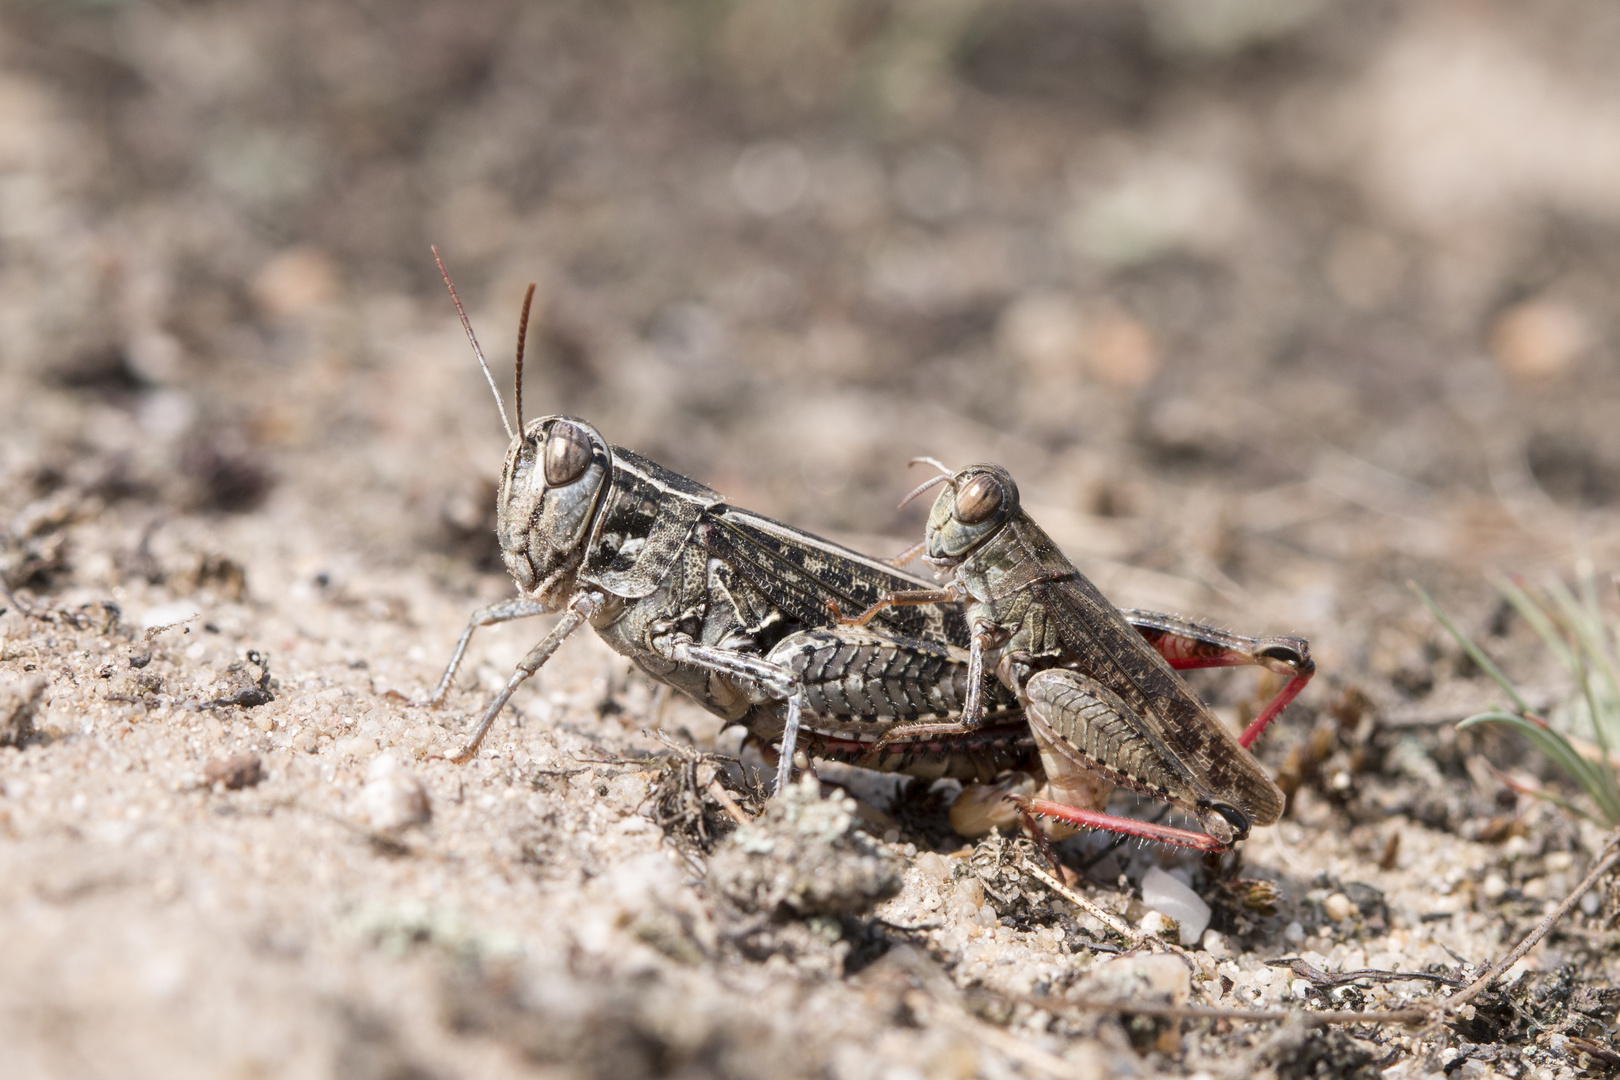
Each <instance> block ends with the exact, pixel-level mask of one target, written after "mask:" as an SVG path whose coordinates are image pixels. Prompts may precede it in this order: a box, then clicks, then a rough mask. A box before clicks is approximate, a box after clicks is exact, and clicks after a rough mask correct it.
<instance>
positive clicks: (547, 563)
mask: <svg viewBox="0 0 1620 1080" xmlns="http://www.w3.org/2000/svg"><path fill="white" fill-rule="evenodd" d="M612 466H613V455H612V452H611V451H610V450H609V449H608V444H607V441H606V440H605V439H603V438H602V436H601V434H600V433H599V432H598V431H597V430H596V429H595V428H593V427H591V425H589V424H587V423H585V421H583V420H576V419H574V418H573V417H569V416H544V417H541V418H540V419H538V420H531V421H530V422H529V423H528V424H526V425H524V427H523V430H522V431H520V432H518V434H517V436H516V437H514V438H513V439H512V445H511V446H510V447H509V448H508V449H507V451H506V465H505V467H504V468H503V470H502V471H501V490H500V495H499V498H498V500H497V506H496V525H495V531H496V535H497V536H499V538H500V541H501V558H502V559H503V560H504V561H505V563H506V568H507V569H508V570H509V571H511V573H512V577H513V578H515V579H516V580H517V583H518V586H519V588H521V589H522V590H523V592H524V593H525V594H527V595H528V596H530V597H532V598H533V599H535V600H538V601H539V602H540V603H542V604H546V605H547V606H550V607H557V606H561V605H562V603H563V602H564V601H566V600H567V598H568V596H569V594H570V593H571V592H572V591H573V587H574V576H575V574H576V573H578V571H579V566H580V562H581V560H582V559H583V558H584V556H585V545H586V540H587V538H588V537H589V536H590V531H591V521H592V519H594V518H595V516H596V508H597V506H598V504H599V503H600V495H601V492H602V487H603V485H604V483H605V481H606V480H607V477H608V474H609V472H610V471H611V469H612Z"/></svg>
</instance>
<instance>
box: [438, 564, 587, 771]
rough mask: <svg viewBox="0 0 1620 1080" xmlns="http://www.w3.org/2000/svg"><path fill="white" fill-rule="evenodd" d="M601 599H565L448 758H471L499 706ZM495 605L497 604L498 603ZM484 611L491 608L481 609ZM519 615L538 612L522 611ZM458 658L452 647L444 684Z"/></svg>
mask: <svg viewBox="0 0 1620 1080" xmlns="http://www.w3.org/2000/svg"><path fill="white" fill-rule="evenodd" d="M602 602H603V600H602V596H601V595H600V594H598V593H577V594H575V596H574V598H573V599H572V600H570V601H569V602H568V606H567V607H566V608H564V609H563V615H562V618H561V619H558V620H557V625H556V626H553V627H552V628H551V633H549V634H547V635H546V636H545V637H543V638H541V639H540V643H539V644H538V645H536V646H535V647H534V648H532V649H530V650H529V652H528V655H526V656H524V658H523V659H522V660H520V661H518V666H517V670H516V671H514V672H513V673H512V677H511V679H509V680H508V681H507V683H506V686H505V687H504V688H503V689H502V690H501V692H500V693H499V694H496V695H495V700H493V701H491V702H490V703H489V707H488V708H486V709H485V710H484V715H483V718H482V719H481V720H479V721H478V727H477V728H476V729H475V730H474V731H473V734H472V738H471V739H468V740H467V744H466V745H465V746H463V747H462V748H461V749H460V750H458V751H457V752H456V753H455V754H453V755H452V756H451V758H450V760H451V761H454V762H455V763H456V764H458V765H460V764H464V763H465V762H468V761H471V760H472V757H473V755H474V754H476V753H478V747H479V745H480V744H481V743H483V741H484V736H485V735H488V734H489V729H490V726H491V725H493V724H494V723H495V717H496V716H497V715H499V713H500V711H501V709H503V708H505V706H506V703H507V702H508V701H509V700H511V698H512V695H513V694H514V693H516V692H517V688H518V687H520V686H522V685H523V684H524V683H525V682H527V681H528V680H529V677H530V676H532V675H533V674H534V673H535V672H536V671H539V670H540V667H541V665H543V664H544V663H545V662H546V661H547V660H550V659H551V654H552V653H554V652H556V651H557V646H559V645H561V644H562V643H563V639H564V638H566V637H567V636H568V635H569V634H572V633H573V632H574V631H575V630H578V629H579V628H580V627H581V626H583V625H585V623H586V622H587V621H588V620H589V619H590V617H591V616H592V615H594V614H596V611H597V609H598V608H600V607H601V606H602ZM514 603H515V602H514ZM495 606H496V607H498V606H499V605H495ZM484 610H485V611H488V610H491V609H489V608H485V609H484ZM523 614H538V613H537V612H525V613H523ZM522 617H523V615H522V614H520V615H512V616H509V618H513V619H518V618H522ZM476 618H477V616H474V619H475V620H476ZM492 621H494V622H503V621H505V620H503V619H495V620H492ZM477 625H483V624H479V623H477V622H474V623H472V624H470V625H469V626H468V627H467V632H466V633H465V634H463V635H462V638H461V644H462V646H465V645H466V643H467V638H468V637H469V636H470V635H471V634H472V631H473V627H474V626H477ZM460 657H461V649H460V648H458V649H457V650H456V659H455V660H452V661H451V665H450V670H449V671H447V672H445V675H444V677H445V681H446V683H448V681H449V679H450V677H451V676H452V675H453V674H454V673H455V665H456V662H457V661H459V660H460Z"/></svg>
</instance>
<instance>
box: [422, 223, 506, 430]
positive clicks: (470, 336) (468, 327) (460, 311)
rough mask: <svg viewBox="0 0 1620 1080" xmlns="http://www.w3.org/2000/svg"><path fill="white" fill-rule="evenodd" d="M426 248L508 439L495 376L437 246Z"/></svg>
mask: <svg viewBox="0 0 1620 1080" xmlns="http://www.w3.org/2000/svg"><path fill="white" fill-rule="evenodd" d="M428 246H429V247H430V248H431V249H432V251H433V261H434V262H436V263H438V264H439V276H440V277H442V278H444V287H445V288H447V289H449V290H450V299H451V300H454V301H455V304H456V314H457V315H460V316H461V328H462V329H463V330H465V331H467V340H468V341H470V342H472V347H473V355H475V356H477V357H478V366H479V367H481V368H483V369H484V378H485V380H487V381H488V383H489V392H490V393H492V394H494V395H495V407H496V408H498V409H500V410H501V426H502V427H504V428H505V429H506V437H507V438H508V439H510V438H512V437H513V436H512V425H511V424H510V423H508V422H507V420H506V402H505V401H504V400H503V399H502V398H501V392H500V390H499V389H497V388H496V386H495V376H493V375H491V374H490V373H489V364H488V363H487V362H486V361H485V360H484V350H483V349H481V348H479V346H478V335H477V334H474V333H473V328H472V323H470V322H468V321H467V310H466V309H465V308H463V307H462V306H461V297H459V296H457V295H456V287H455V285H453V284H452V283H451V281H450V271H448V270H446V269H445V268H444V260H443V259H441V258H439V248H438V245H437V244H429V245H428ZM524 312H525V315H527V312H528V307H527V305H525V307H524ZM519 340H520V341H521V340H522V339H521V338H520V339H519ZM520 348H521V346H520ZM519 370H521V369H519Z"/></svg>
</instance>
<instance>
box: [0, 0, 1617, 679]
mask: <svg viewBox="0 0 1620 1080" xmlns="http://www.w3.org/2000/svg"><path fill="white" fill-rule="evenodd" d="M1617 52H1620V9H1615V8H1612V7H1611V6H1609V5H1597V4H1590V3H1578V2H1559V0H1550V2H1546V3H1541V4H1536V5H1533V6H1529V7H1527V6H1525V5H1521V4H1515V3H1510V2H1499V3H1492V2H1433V3H1393V2H1366V3H1357V4H1329V3H1323V2H1318V0H1144V2H1141V3H1126V2H1123V0H1010V2H1001V3H988V2H984V0H827V2H824V3H818V4H814V5H805V4H801V3H797V2H793V0H656V2H655V0H623V2H615V3H599V2H592V3H571V2H555V3H545V4H525V3H517V2H510V0H462V2H457V3H428V2H403V3H391V4H386V5H385V4H377V3H370V2H366V0H352V2H344V0H319V2H313V0H277V2H274V3H271V2H253V3H242V2H237V3H208V2H201V3H192V2H187V3H179V2H171V3H138V2H119V0H111V2H83V3H46V2H37V3H27V2H16V0H13V2H9V3H7V4H5V5H4V7H3V8H0V64H3V74H0V283H3V287H0V366H3V380H4V382H3V387H4V398H3V400H4V410H5V417H6V421H5V422H6V425H7V432H6V435H5V436H4V438H3V439H0V454H3V455H4V459H3V467H4V469H5V473H6V475H7V476H8V477H11V478H12V479H13V480H14V481H15V482H14V483H12V484H10V485H8V486H9V487H10V488H11V492H10V494H9V495H8V497H7V502H8V504H9V505H11V507H12V509H13V511H15V510H16V509H17V508H18V507H21V506H23V505H29V504H31V503H32V501H33V500H36V499H38V498H40V497H41V496H42V495H48V494H49V493H50V491H52V490H53V489H54V488H56V487H58V486H61V485H63V484H69V483H71V484H76V485H77V486H78V490H80V491H83V490H87V489H93V490H94V491H96V492H97V493H98V497H100V498H101V499H102V504H103V505H110V506H116V505H120V504H123V505H125V506H126V507H127V506H129V505H131V503H133V505H135V506H137V507H139V508H140V510H141V511H142V512H152V508H156V513H157V514H158V515H159V516H163V517H165V519H167V518H169V517H172V516H174V515H182V516H183V515H194V516H199V517H200V518H201V519H202V520H216V519H219V518H222V517H224V518H229V517H231V516H236V515H260V516H263V517H264V518H265V519H266V520H270V521H274V520H275V515H277V514H278V513H284V512H289V508H294V507H302V508H305V509H307V510H314V511H318V512H317V513H316V514H315V516H316V517H317V518H318V519H319V520H320V521H321V522H322V526H321V527H322V528H323V529H329V530H330V532H329V533H328V534H327V535H328V538H329V540H330V544H331V546H332V549H333V550H338V551H346V552H348V553H350V555H351V556H352V558H354V559H355V560H357V561H364V562H366V563H367V564H368V565H370V566H372V567H374V568H376V567H386V566H388V565H394V564H399V563H402V562H412V561H420V560H423V559H428V560H433V559H442V560H446V564H445V565H447V566H457V565H472V566H475V567H480V568H482V570H484V571H493V572H495V573H497V574H498V562H497V561H496V560H495V558H494V556H495V552H494V547H493V538H492V536H491V535H490V533H489V528H490V525H491V522H492V513H493V504H492V499H493V491H494V489H493V485H492V478H493V477H494V476H495V475H496V470H497V468H498V463H499V461H500V458H501V453H502V448H503V444H504V435H503V433H502V431H501V428H500V426H499V424H498V422H497V418H496V414H495V410H494V408H493V404H492V402H491V401H490V400H489V395H488V393H487V389H486V387H485V386H484V383H483V380H482V379H481V378H480V377H479V376H478V374H477V371H476V368H475V366H474V364H473V361H472V359H471V356H470V353H469V351H468V350H467V347H466V345H465V342H464V341H463V340H462V339H461V336H460V334H461V332H460V329H459V327H458V325H457V323H456V321H455V318H454V313H453V309H452V308H451V306H450V303H449V300H448V298H447V297H446V295H445V293H444V290H443V287H442V285H441V284H440V282H439V280H438V277H437V272H436V270H435V268H434V266H433V262H432V259H431V257H430V255H429V252H428V245H429V243H430V242H431V243H437V244H438V245H439V246H440V248H441V250H442V251H443V253H444V256H445V259H446V261H447V263H448V265H449V267H450V269H451V271H452V273H453V274H454V275H455V277H456V279H457V282H458V286H459V289H460V291H461V294H462V296H463V298H464V299H465V300H466V302H467V304H468V307H469V310H470V313H471V315H472V318H473V321H474V324H475V326H476V327H477V329H478V330H479V332H480V334H481V336H482V340H483V342H484V344H485V346H486V349H487V351H488V352H489V353H490V354H491V355H492V356H493V357H494V361H495V366H496V369H497V380H498V381H502V382H503V383H507V384H508V385H509V378H510V370H511V361H510V350H511V343H512V341H513V337H514V332H515V328H516V322H517V310H518V306H519V301H520V299H521V296H522V289H523V287H524V284H525V283H526V282H528V281H530V280H534V281H537V282H538V283H539V292H538V300H537V308H536V317H535V322H536V325H535V328H534V329H533V330H532V331H531V335H530V336H531V340H532V341H533V343H534V347H533V350H532V353H531V357H532V358H531V362H530V367H529V380H528V387H527V397H526V403H527V409H528V412H529V415H530V416H534V415H538V414H540V413H542V412H568V413H573V414H577V415H581V416H584V417H586V418H588V419H590V420H591V421H592V422H594V423H595V424H597V425H598V426H599V427H600V428H601V429H602V431H603V432H604V433H605V434H606V435H607V436H608V438H609V439H610V440H612V441H614V442H616V443H619V444H621V445H624V446H629V447H632V448H634V449H636V450H638V451H641V452H643V453H645V454H647V455H649V456H652V457H654V458H655V459H657V460H660V461H662V462H664V463H665V464H667V465H669V466H671V467H673V468H676V469H678V470H681V471H684V472H687V473H690V474H691V475H693V476H696V477H698V478H700V479H702V480H704V481H705V482H707V483H709V484H711V485H712V486H714V487H717V488H718V489H720V490H722V491H723V492H725V493H726V494H727V495H728V496H729V497H730V498H731V499H732V500H733V501H735V502H738V503H740V504H742V505H746V506H750V507H752V508H755V509H758V510H761V511H764V512H766V513H770V514H773V515H776V516H779V517H782V518H785V519H787V520H790V521H792V522H795V523H797V524H801V525H804V526H807V527H810V528H812V529H816V530H821V531H830V532H833V533H835V534H837V535H841V536H846V537H850V538H852V539H854V540H856V541H857V542H861V543H864V544H865V545H866V546H868V547H872V548H874V549H885V545H889V544H896V545H897V544H898V543H900V542H902V541H903V540H904V539H908V538H910V537H911V536H913V535H915V534H916V533H917V531H918V528H919V523H920V520H921V512H920V511H917V510H912V511H910V512H909V513H908V514H899V513H896V512H895V511H894V509H893V506H894V503H895V501H896V498H897V496H898V495H899V494H900V493H901V492H903V491H904V490H906V489H907V488H908V487H909V486H910V485H911V484H912V483H913V482H914V481H915V477H913V476H910V475H908V473H907V470H906V468H905V462H906V460H907V458H909V457H911V456H912V455H915V454H924V453H926V454H933V455H936V456H938V457H940V458H942V459H944V460H945V461H946V462H948V463H950V464H952V465H958V464H961V463H965V462H966V461H968V460H974V459H985V458H989V459H994V460H999V461H1001V462H1003V463H1004V464H1006V465H1007V466H1009V467H1010V468H1011V469H1012V470H1013V472H1014V474H1015V475H1016V476H1017V477H1018V478H1019V480H1020V482H1021V484H1023V486H1024V492H1025V499H1026V502H1027V503H1029V504H1030V505H1031V506H1032V508H1033V509H1034V510H1035V511H1036V513H1037V515H1038V516H1039V517H1041V519H1042V520H1043V521H1044V522H1045V523H1046V524H1047V525H1048V527H1049V528H1050V529H1051V531H1052V532H1053V533H1054V534H1055V535H1057V536H1058V537H1059V539H1060V540H1061V541H1063V542H1064V544H1065V547H1066V548H1067V549H1068V550H1069V551H1070V552H1071V554H1073V555H1074V556H1075V557H1076V558H1077V559H1078V560H1080V562H1081V564H1082V566H1084V567H1086V568H1087V569H1088V570H1089V571H1091V572H1092V573H1094V574H1096V575H1097V576H1098V577H1099V578H1100V580H1101V581H1102V583H1103V584H1104V586H1105V588H1108V589H1109V590H1110V591H1111V592H1113V593H1116V594H1118V598H1119V600H1120V602H1121V603H1138V604H1146V605H1149V606H1161V607H1170V608H1174V609H1176V610H1182V611H1187V612H1189V613H1201V614H1210V615H1214V616H1218V617H1225V618H1228V619H1230V620H1233V621H1235V622H1239V623H1241V625H1242V626H1243V628H1245V629H1252V630H1254V631H1256V632H1258V631H1262V630H1265V631H1271V632H1282V631H1289V630H1293V631H1299V632H1305V633H1308V634H1310V635H1311V636H1312V637H1313V638H1318V639H1322V640H1321V643H1320V646H1319V647H1320V648H1322V649H1325V650H1327V656H1328V657H1330V658H1331V659H1332V661H1333V663H1334V665H1335V666H1337V667H1338V668H1340V669H1341V670H1342V669H1343V668H1344V667H1345V666H1346V665H1348V666H1349V667H1351V668H1357V669H1365V668H1366V667H1367V666H1368V665H1371V666H1372V667H1373V668H1379V667H1391V669H1392V670H1393V667H1398V666H1399V664H1400V663H1401V661H1400V658H1399V656H1398V655H1395V653H1391V655H1390V656H1387V657H1381V655H1380V649H1381V646H1380V644H1379V642H1378V640H1376V639H1375V638H1373V637H1372V636H1371V635H1370V633H1369V628H1371V627H1373V626H1378V625H1384V626H1385V627H1386V628H1387V620H1388V619H1391V618H1397V617H1398V618H1401V619H1405V618H1407V617H1408V613H1409V612H1410V610H1411V608H1412V607H1413V606H1414V605H1412V604H1411V602H1410V597H1409V596H1408V595H1407V594H1406V593H1405V591H1404V589H1402V588H1401V585H1402V583H1403V582H1404V581H1405V579H1406V578H1407V577H1409V576H1417V577H1419V578H1420V579H1422V580H1425V581H1429V582H1431V583H1433V582H1434V581H1435V580H1436V579H1440V581H1439V583H1440V584H1441V585H1444V584H1445V581H1446V580H1448V579H1447V575H1448V574H1450V575H1452V578H1451V579H1450V580H1455V581H1456V582H1457V583H1460V584H1461V583H1466V584H1467V585H1468V587H1469V589H1470V590H1472V591H1473V592H1476V593H1479V594H1480V598H1479V600H1478V604H1480V605H1488V604H1489V603H1490V601H1489V600H1488V599H1487V598H1485V597H1484V595H1483V593H1484V590H1482V589H1479V588H1477V583H1478V581H1479V578H1478V571H1479V569H1480V568H1481V566H1482V565H1483V564H1487V563H1492V564H1502V565H1508V566H1511V567H1513V568H1519V569H1523V568H1525V567H1527V566H1528V567H1533V566H1536V565H1545V566H1552V567H1565V566H1568V565H1569V560H1570V558H1571V553H1572V552H1573V551H1575V550H1581V551H1586V552H1592V553H1597V554H1600V555H1601V554H1602V552H1603V551H1604V550H1605V548H1604V545H1605V544H1606V543H1607V542H1608V540H1609V539H1610V538H1611V537H1612V536H1613V535H1614V533H1613V529H1612V518H1611V517H1610V513H1611V510H1610V508H1611V506H1612V504H1613V502H1614V500H1615V499H1616V497H1617V495H1620V424H1617V423H1616V419H1617V418H1620V385H1617V383H1616V381H1615V379H1614V367H1615V355H1614V352H1615V349H1614V345H1615V324H1614V318H1613V314H1612V312H1613V308H1614V300H1615V298H1616V292H1617V288H1620V248H1617V246H1616V244H1615V238H1616V237H1617V236H1620V68H1617V67H1616V66H1615V65H1614V63H1613V58H1614V56H1615V55H1616V54H1617ZM508 400H510V393H509V391H508ZM136 516H137V517H138V516H139V515H138V514H137V515H136ZM879 537H882V538H892V539H877V538H879ZM887 550H893V548H892V547H890V548H887ZM8 558H9V560H10V561H9V563H8V576H9V580H11V581H12V582H13V584H22V585H33V586H37V587H41V588H45V587H48V586H50V584H51V582H52V573H53V569H52V565H51V563H50V558H49V553H48V552H46V553H45V554H44V555H40V554H39V553H37V552H33V553H30V552H28V551H24V550H21V549H20V548H18V547H17V545H16V544H13V546H12V550H11V551H10V554H9V556H8ZM29 560H33V561H32V562H30V561H29ZM329 561H330V560H329ZM251 569H252V568H249V571H250V572H249V579H250V581H251V579H252V573H251ZM76 572H77V573H79V574H80V578H79V579H78V580H79V583H80V584H93V581H90V580H88V579H86V578H84V576H83V575H84V574H85V573H87V571H84V570H83V568H82V567H81V568H79V570H78V571H76ZM451 572H452V571H451V570H447V571H446V573H451ZM93 576H94V575H93V574H92V575H91V577H92V578H93ZM105 576H107V577H108V578H109V580H110V579H111V578H112V577H115V576H116V574H115V573H114V572H112V571H109V572H108V573H107V574H106V575H105ZM1417 618H1418V621H1420V622H1421V621H1422V620H1423V619H1425V618H1426V617H1425V616H1421V615H1420V616H1417ZM1391 648H1395V647H1393V646H1392V647H1391ZM1384 651H1388V650H1384ZM1398 651H1399V649H1398V648H1395V652H1396V653H1398ZM1392 665H1393V667H1392Z"/></svg>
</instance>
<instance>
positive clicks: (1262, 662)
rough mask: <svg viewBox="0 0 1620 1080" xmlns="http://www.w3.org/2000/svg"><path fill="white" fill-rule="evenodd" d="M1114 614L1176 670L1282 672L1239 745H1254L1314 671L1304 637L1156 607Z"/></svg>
mask: <svg viewBox="0 0 1620 1080" xmlns="http://www.w3.org/2000/svg"><path fill="white" fill-rule="evenodd" d="M1120 614H1122V615H1124V616H1125V620H1126V621H1127V622H1129V623H1130V624H1131V625H1132V626H1134V627H1136V629H1137V632H1138V633H1140V634H1141V635H1142V636H1143V637H1144V638H1146V639H1147V642H1148V644H1150V645H1152V646H1153V647H1154V648H1155V649H1157V650H1158V652H1159V655H1161V656H1163V657H1164V658H1165V659H1166V660H1168V661H1169V662H1170V666H1171V667H1173V668H1175V669H1176V670H1177V671H1186V670H1190V669H1193V668H1219V667H1243V666H1247V665H1251V664H1252V665H1255V666H1257V667H1263V668H1265V669H1266V670H1267V671H1274V672H1276V673H1277V674H1279V675H1283V676H1286V677H1287V679H1288V682H1287V683H1285V684H1284V685H1283V688H1282V690H1280V691H1279V692H1278V693H1277V696H1276V697H1274V698H1272V699H1271V701H1270V702H1268V703H1267V704H1266V707H1265V708H1264V709H1262V710H1260V715H1259V716H1257V717H1255V718H1254V721H1253V722H1252V723H1251V724H1250V725H1249V726H1248V727H1247V728H1245V729H1244V731H1243V734H1242V735H1240V736H1238V742H1239V743H1240V744H1241V745H1242V746H1243V747H1244V748H1245V749H1247V748H1248V747H1250V746H1253V745H1254V742H1255V740H1256V739H1258V738H1260V733H1261V732H1263V731H1265V730H1266V728H1267V727H1269V726H1270V724H1271V722H1272V721H1273V720H1275V719H1277V717H1278V716H1279V715H1281V713H1282V711H1283V709H1285V708H1287V707H1288V704H1289V702H1291V701H1293V700H1294V699H1295V698H1296V697H1298V696H1299V692H1300V691H1301V690H1303V689H1305V684H1306V683H1308V682H1310V681H1311V676H1312V675H1314V674H1316V661H1314V660H1312V659H1311V646H1310V642H1308V641H1306V640H1305V639H1304V638H1299V637H1270V638H1251V637H1244V636H1243V635H1241V634H1233V633H1230V632H1228V631H1226V630H1219V629H1216V628H1215V627H1212V626H1204V625H1202V624H1200V623H1195V622H1192V621H1191V620H1188V619H1181V618H1177V617H1176V616H1174V615H1162V614H1160V613H1158V612H1156V611H1128V610H1127V611H1121V612H1120Z"/></svg>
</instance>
